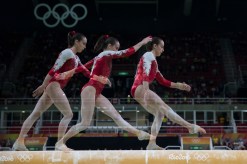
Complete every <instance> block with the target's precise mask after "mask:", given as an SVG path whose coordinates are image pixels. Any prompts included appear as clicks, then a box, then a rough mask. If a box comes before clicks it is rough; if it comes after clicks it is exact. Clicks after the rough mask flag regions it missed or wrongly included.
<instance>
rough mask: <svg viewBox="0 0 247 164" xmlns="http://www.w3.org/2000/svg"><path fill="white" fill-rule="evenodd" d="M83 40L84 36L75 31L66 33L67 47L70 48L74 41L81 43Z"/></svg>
mask: <svg viewBox="0 0 247 164" xmlns="http://www.w3.org/2000/svg"><path fill="white" fill-rule="evenodd" d="M83 38H85V35H83V34H81V33H78V32H75V31H70V32H69V33H68V47H69V48H70V47H72V46H73V45H74V43H75V41H76V40H78V41H81V40H82V39H83Z"/></svg>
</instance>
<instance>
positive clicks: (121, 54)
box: [111, 47, 135, 59]
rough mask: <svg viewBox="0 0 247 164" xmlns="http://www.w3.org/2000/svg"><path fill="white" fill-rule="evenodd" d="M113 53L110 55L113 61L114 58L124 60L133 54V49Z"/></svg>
mask: <svg viewBox="0 0 247 164" xmlns="http://www.w3.org/2000/svg"><path fill="white" fill-rule="evenodd" d="M113 52H114V53H113V54H111V56H112V57H113V59H116V58H124V57H128V56H130V55H133V54H134V53H135V49H134V47H130V48H128V49H126V50H121V51H113Z"/></svg>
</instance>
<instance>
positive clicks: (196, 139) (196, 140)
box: [192, 138, 200, 143]
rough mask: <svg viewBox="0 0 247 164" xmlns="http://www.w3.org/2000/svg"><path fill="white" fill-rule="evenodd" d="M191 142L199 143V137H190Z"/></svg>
mask: <svg viewBox="0 0 247 164" xmlns="http://www.w3.org/2000/svg"><path fill="white" fill-rule="evenodd" d="M192 142H193V143H199V142H200V139H199V138H193V139H192Z"/></svg>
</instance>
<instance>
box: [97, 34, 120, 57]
mask: <svg viewBox="0 0 247 164" xmlns="http://www.w3.org/2000/svg"><path fill="white" fill-rule="evenodd" d="M116 42H118V40H117V39H116V38H114V37H110V36H109V35H102V36H101V37H100V38H99V39H98V40H97V42H96V44H95V45H94V53H99V52H101V51H103V50H104V49H105V48H106V47H107V46H108V44H111V45H114V44H116Z"/></svg>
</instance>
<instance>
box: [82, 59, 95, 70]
mask: <svg viewBox="0 0 247 164" xmlns="http://www.w3.org/2000/svg"><path fill="white" fill-rule="evenodd" d="M93 62H94V59H92V60H89V61H88V62H87V63H86V64H84V66H85V67H86V68H87V69H90V68H92V66H93Z"/></svg>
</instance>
